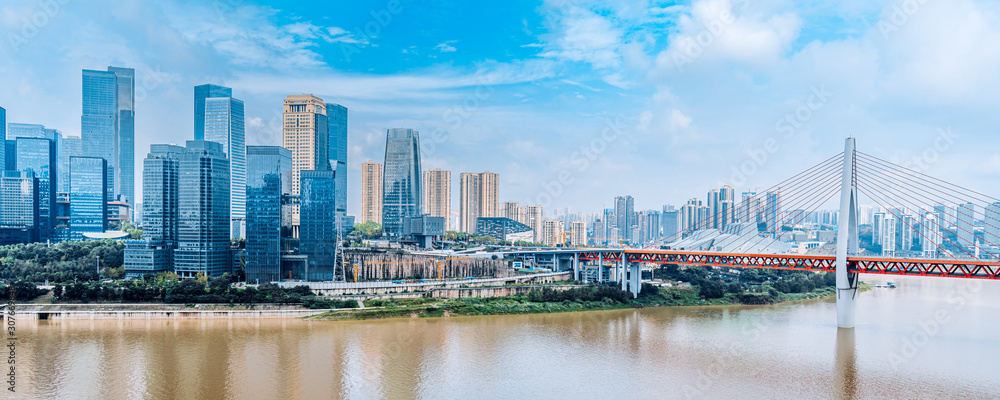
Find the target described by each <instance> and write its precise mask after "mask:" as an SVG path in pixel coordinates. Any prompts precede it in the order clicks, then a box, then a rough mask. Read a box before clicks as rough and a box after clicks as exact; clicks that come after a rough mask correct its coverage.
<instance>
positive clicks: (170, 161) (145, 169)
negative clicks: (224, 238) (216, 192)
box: [125, 144, 184, 277]
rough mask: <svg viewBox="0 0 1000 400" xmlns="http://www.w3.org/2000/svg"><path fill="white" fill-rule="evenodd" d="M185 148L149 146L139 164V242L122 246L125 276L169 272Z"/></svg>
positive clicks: (177, 219)
mask: <svg viewBox="0 0 1000 400" xmlns="http://www.w3.org/2000/svg"><path fill="white" fill-rule="evenodd" d="M183 153H184V147H182V146H177V145H172V144H154V145H151V146H149V154H148V155H146V158H145V159H144V160H143V163H142V182H143V184H142V201H143V221H144V222H143V226H142V236H143V239H142V240H129V241H128V242H127V243H126V246H125V275H126V276H127V277H141V276H142V275H145V274H156V273H158V272H161V271H168V270H170V268H171V266H172V262H171V259H172V257H173V251H174V249H175V248H176V247H177V231H178V224H179V222H180V220H179V217H178V214H179V181H178V180H179V171H180V156H181V154H183Z"/></svg>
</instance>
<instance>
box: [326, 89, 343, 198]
mask: <svg viewBox="0 0 1000 400" xmlns="http://www.w3.org/2000/svg"><path fill="white" fill-rule="evenodd" d="M326 116H327V119H328V121H329V124H330V128H329V130H330V132H329V134H330V151H329V158H330V169H332V170H334V171H336V172H337V175H336V179H337V188H336V189H337V211H338V212H341V213H346V212H347V107H344V106H342V105H340V104H333V103H326Z"/></svg>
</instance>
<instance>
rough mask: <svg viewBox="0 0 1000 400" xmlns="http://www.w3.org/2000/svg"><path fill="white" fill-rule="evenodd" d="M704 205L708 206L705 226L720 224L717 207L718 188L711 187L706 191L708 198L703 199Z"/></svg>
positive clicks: (713, 226) (711, 226)
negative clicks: (707, 218)
mask: <svg viewBox="0 0 1000 400" xmlns="http://www.w3.org/2000/svg"><path fill="white" fill-rule="evenodd" d="M705 206H707V207H708V214H709V220H708V221H707V224H706V225H707V226H706V227H707V228H719V226H720V225H721V224H722V221H721V217H722V216H721V215H720V213H719V212H720V211H721V210H720V209H719V189H712V190H709V191H708V199H707V200H706V201H705Z"/></svg>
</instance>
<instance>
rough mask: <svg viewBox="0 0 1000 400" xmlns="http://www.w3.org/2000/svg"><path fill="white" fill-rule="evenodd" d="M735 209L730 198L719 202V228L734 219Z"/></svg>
mask: <svg viewBox="0 0 1000 400" xmlns="http://www.w3.org/2000/svg"><path fill="white" fill-rule="evenodd" d="M735 214H736V209H735V207H734V206H733V201H732V200H722V201H720V202H719V229H722V228H725V227H726V226H728V225H729V224H732V223H733V221H735Z"/></svg>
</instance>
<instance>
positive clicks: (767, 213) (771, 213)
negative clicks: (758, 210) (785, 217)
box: [764, 189, 782, 233]
mask: <svg viewBox="0 0 1000 400" xmlns="http://www.w3.org/2000/svg"><path fill="white" fill-rule="evenodd" d="M764 222H765V223H767V231H768V232H772V233H777V232H778V231H779V230H780V229H781V225H782V221H781V192H780V189H779V190H773V191H769V192H767V193H766V194H765V195H764Z"/></svg>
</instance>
